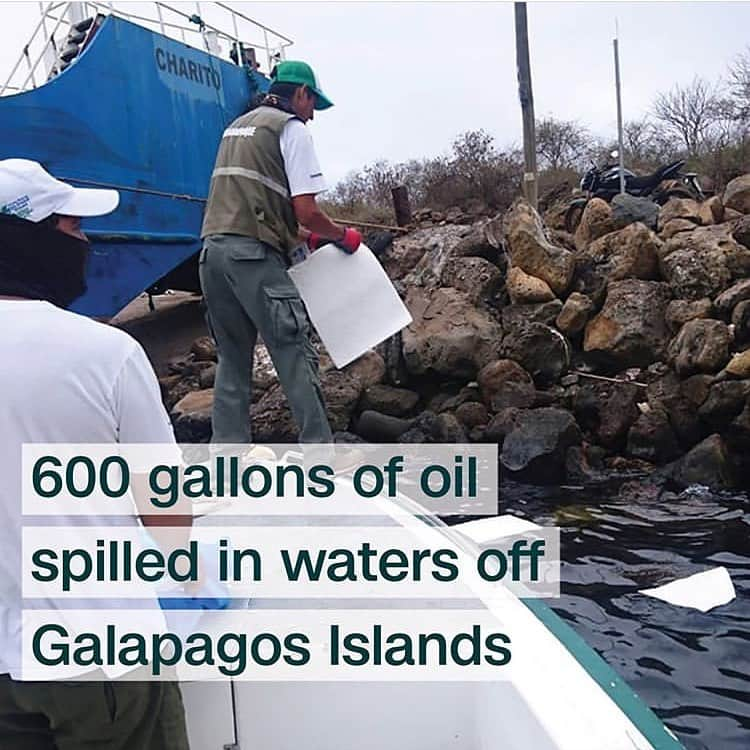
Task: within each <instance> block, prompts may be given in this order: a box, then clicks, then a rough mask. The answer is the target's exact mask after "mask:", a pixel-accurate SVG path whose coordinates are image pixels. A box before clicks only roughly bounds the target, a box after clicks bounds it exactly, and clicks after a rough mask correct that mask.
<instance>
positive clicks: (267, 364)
mask: <svg viewBox="0 0 750 750" xmlns="http://www.w3.org/2000/svg"><path fill="white" fill-rule="evenodd" d="M253 360H254V363H253V390H254V391H255V392H261V391H266V390H268V389H269V388H270V387H271V386H272V385H274V384H276V383H278V382H279V376H278V375H277V374H276V368H275V367H274V366H273V362H272V361H271V355H270V354H269V353H268V349H266V346H265V344H263V343H260V342H259V343H258V344H256V346H255V354H254V357H253ZM331 366H333V365H331Z"/></svg>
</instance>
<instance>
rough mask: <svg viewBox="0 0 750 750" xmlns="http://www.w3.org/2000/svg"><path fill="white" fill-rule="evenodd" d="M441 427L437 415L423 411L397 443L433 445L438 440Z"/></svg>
mask: <svg viewBox="0 0 750 750" xmlns="http://www.w3.org/2000/svg"><path fill="white" fill-rule="evenodd" d="M440 434H441V427H440V423H439V422H438V416H437V414H433V413H432V412H429V411H423V412H422V413H421V414H420V415H419V416H418V417H416V419H415V420H414V423H413V424H412V426H411V427H410V428H409V429H408V430H407V431H406V432H404V433H403V434H402V435H401V437H400V438H399V439H398V442H399V443H434V442H436V441H438V440H439V439H440Z"/></svg>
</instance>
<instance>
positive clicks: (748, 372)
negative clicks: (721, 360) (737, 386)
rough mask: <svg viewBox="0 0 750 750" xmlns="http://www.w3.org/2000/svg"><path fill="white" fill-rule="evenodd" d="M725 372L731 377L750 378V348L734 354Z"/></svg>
mask: <svg viewBox="0 0 750 750" xmlns="http://www.w3.org/2000/svg"><path fill="white" fill-rule="evenodd" d="M725 372H726V373H727V375H730V376H731V377H733V378H750V349H745V351H744V352H737V354H734V355H733V356H732V358H731V359H730V360H729V364H728V365H727V366H726V368H725Z"/></svg>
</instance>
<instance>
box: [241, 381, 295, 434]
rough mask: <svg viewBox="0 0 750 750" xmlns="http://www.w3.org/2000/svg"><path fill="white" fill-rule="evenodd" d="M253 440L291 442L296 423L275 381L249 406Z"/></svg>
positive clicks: (279, 386)
mask: <svg viewBox="0 0 750 750" xmlns="http://www.w3.org/2000/svg"><path fill="white" fill-rule="evenodd" d="M250 418H251V421H252V435H253V440H255V441H257V442H259V443H293V442H296V440H297V435H298V431H297V425H296V424H295V422H294V419H293V418H292V413H291V411H290V410H289V403H288V402H287V400H286V396H285V395H284V391H283V390H282V388H281V385H279V384H278V383H275V384H274V385H272V386H270V388H268V389H267V390H266V391H265V393H263V395H262V396H261V397H260V398H259V399H258V401H256V402H255V403H254V404H253V405H252V406H251V407H250Z"/></svg>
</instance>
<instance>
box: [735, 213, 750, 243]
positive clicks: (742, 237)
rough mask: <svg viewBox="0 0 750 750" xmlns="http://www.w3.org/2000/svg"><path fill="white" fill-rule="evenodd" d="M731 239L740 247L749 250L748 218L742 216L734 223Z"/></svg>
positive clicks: (749, 222) (749, 225) (749, 226)
mask: <svg viewBox="0 0 750 750" xmlns="http://www.w3.org/2000/svg"><path fill="white" fill-rule="evenodd" d="M732 237H734V239H735V240H736V241H737V242H739V243H740V245H744V246H745V247H747V248H750V216H742V217H741V218H739V219H737V220H736V221H735V224H734V229H733V230H732Z"/></svg>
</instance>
